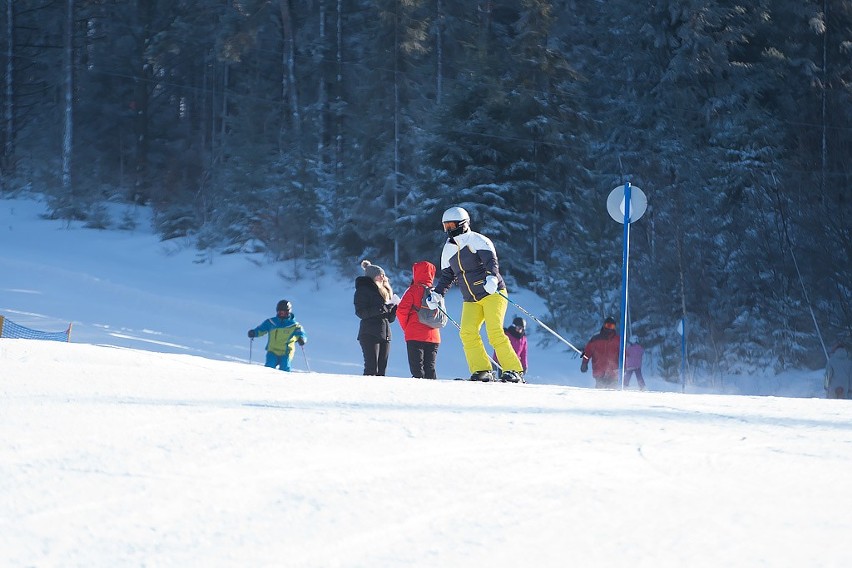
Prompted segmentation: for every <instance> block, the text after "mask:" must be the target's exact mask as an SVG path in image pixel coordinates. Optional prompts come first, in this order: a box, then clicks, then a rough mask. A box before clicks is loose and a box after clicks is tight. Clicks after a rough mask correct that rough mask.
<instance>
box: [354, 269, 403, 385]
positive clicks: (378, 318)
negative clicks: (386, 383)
mask: <svg viewBox="0 0 852 568" xmlns="http://www.w3.org/2000/svg"><path fill="white" fill-rule="evenodd" d="M361 268H363V269H364V274H365V276H359V277H358V278H356V279H355V315H356V316H358V317H359V318H361V326H360V327H359V329H358V342H359V343H360V344H361V351H362V352H363V353H364V374H365V375H378V376H384V374H385V370H386V369H387V366H388V355H390V340H391V330H390V324H391V323H393V322H394V320H396V307H397V305H398V304H399V296H397V295H396V294H394V293H393V289H392V288H391V285H390V281H388V277H387V276H386V275H385V271H384V270H383V269H382V267H381V266H378V265H376V264H372V263H371V262H370V261H369V260H364V261H362V262H361Z"/></svg>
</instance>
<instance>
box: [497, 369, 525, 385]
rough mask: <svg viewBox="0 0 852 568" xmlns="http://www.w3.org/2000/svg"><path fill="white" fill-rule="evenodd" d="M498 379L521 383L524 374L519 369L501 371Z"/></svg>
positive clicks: (505, 381)
mask: <svg viewBox="0 0 852 568" xmlns="http://www.w3.org/2000/svg"><path fill="white" fill-rule="evenodd" d="M500 380H501V381H503V382H504V383H523V382H526V381H524V374H523V373H522V372H521V371H503V374H502V375H501V376H500Z"/></svg>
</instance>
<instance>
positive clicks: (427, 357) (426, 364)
mask: <svg viewBox="0 0 852 568" xmlns="http://www.w3.org/2000/svg"><path fill="white" fill-rule="evenodd" d="M438 345H440V344H439V343H423V376H424V377H425V378H427V379H437V378H438V372H437V370H436V365H437V362H438Z"/></svg>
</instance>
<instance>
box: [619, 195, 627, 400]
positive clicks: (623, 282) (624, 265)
mask: <svg viewBox="0 0 852 568" xmlns="http://www.w3.org/2000/svg"><path fill="white" fill-rule="evenodd" d="M629 255H630V182H629V181H628V182H626V183H625V184H624V250H623V252H622V261H621V289H622V297H621V338H620V340H619V350H618V371H619V373H620V374H621V389H622V390H624V350H625V348H626V347H627V259H628V257H629Z"/></svg>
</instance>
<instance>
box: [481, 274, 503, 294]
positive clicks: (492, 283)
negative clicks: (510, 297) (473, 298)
mask: <svg viewBox="0 0 852 568" xmlns="http://www.w3.org/2000/svg"><path fill="white" fill-rule="evenodd" d="M498 283H499V281H498V280H497V277H496V276H493V275H492V276H486V277H485V284H483V285H482V287H483V288H485V291H486V292H488V293H489V294H493V293H494V292H496V291H497V285H498Z"/></svg>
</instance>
